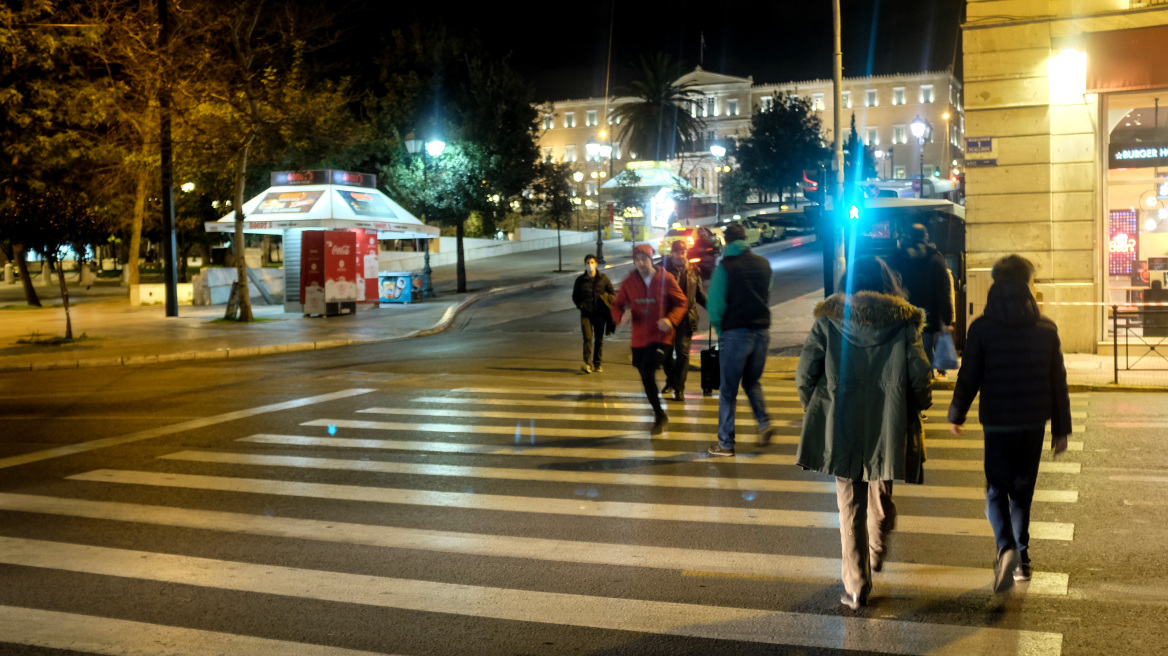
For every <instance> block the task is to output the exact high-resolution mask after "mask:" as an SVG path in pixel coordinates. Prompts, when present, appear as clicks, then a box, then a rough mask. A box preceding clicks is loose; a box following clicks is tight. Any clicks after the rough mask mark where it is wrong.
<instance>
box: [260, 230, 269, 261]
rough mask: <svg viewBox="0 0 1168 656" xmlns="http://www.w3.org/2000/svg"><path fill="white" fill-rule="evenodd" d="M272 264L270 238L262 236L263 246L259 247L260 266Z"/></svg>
mask: <svg viewBox="0 0 1168 656" xmlns="http://www.w3.org/2000/svg"><path fill="white" fill-rule="evenodd" d="M271 263H272V236H271V235H264V245H263V246H262V247H260V266H268V265H269V264H271Z"/></svg>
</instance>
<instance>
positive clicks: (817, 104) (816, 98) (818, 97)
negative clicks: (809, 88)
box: [811, 93, 823, 112]
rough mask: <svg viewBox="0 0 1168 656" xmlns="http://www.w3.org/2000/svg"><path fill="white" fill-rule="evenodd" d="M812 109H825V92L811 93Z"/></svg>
mask: <svg viewBox="0 0 1168 656" xmlns="http://www.w3.org/2000/svg"><path fill="white" fill-rule="evenodd" d="M811 109H814V110H815V111H817V112H822V111H823V94H822V93H815V94H812V95H811Z"/></svg>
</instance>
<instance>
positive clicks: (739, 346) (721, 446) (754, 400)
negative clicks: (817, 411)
mask: <svg viewBox="0 0 1168 656" xmlns="http://www.w3.org/2000/svg"><path fill="white" fill-rule="evenodd" d="M725 235H726V242H727V246H726V250H725V251H724V252H723V254H722V263H721V264H719V265H718V268H717V269H715V270H714V276H713V278H711V279H710V290H709V292H708V294H707V296H708V300H707V302H706V303H707V304H706V311H707V312H708V313H709V315H710V325H712V326H713V327H714V330H715V331H716V332H717V333H718V337H719V338H720V339H721V346H720V355H719V362H720V367H719V372H720V373H721V377H722V385H721V387H720V388H719V390H718V443H717V444H715V445H714V446H712V447H710V449H709V451H710V455H715V456H732V455H734V439H735V435H734V422H735V419H736V412H735V406H736V405H737V403H738V386H739V384H741V385H742V388H743V389H744V390H746V398H748V399H750V409H751V411H753V412H754V418H755V419H756V420H757V421H758V444H759V446H766V445H768V444H770V441H771V432H772V429H771V418H770V415H768V414H767V410H766V401H765V400H764V399H763V392H762V383H761V382H760V381H761V379H762V372H763V367H764V366H765V365H766V356H767V348H768V347H769V346H770V328H771V308H770V304H769V301H770V289H771V280H772V273H771V263H770V262H769V261H768V260H767V259H766V258H765V257H761V256H758V255H755V254H754V253H752V252H751V251H750V247H749V246H747V244H746V230H745V229H744V228H743V227H742V226H741V225H738V224H734V225H732V226H730V227H728V228H726V232H725Z"/></svg>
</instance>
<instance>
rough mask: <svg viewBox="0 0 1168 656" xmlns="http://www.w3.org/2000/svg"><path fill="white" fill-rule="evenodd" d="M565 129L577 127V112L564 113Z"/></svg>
mask: <svg viewBox="0 0 1168 656" xmlns="http://www.w3.org/2000/svg"><path fill="white" fill-rule="evenodd" d="M564 127H566V128H574V127H576V112H564Z"/></svg>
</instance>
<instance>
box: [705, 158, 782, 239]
mask: <svg viewBox="0 0 1168 656" xmlns="http://www.w3.org/2000/svg"><path fill="white" fill-rule="evenodd" d="M710 154H711V155H713V156H714V159H715V160H716V161H715V162H714V164H715V167H714V168H715V171H716V173H717V181H718V204H717V205H715V207H716V208H717V210H716V211H715V213H714V220H715V221H721V220H722V169H723V168H726V169H729V168H730V167H728V166H726V167H724V166H723V165H722V158H723V157H725V156H726V147H725V146H723V145H722V144H717V143H716V144H711V145H710ZM780 200H781V199H780Z"/></svg>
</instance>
